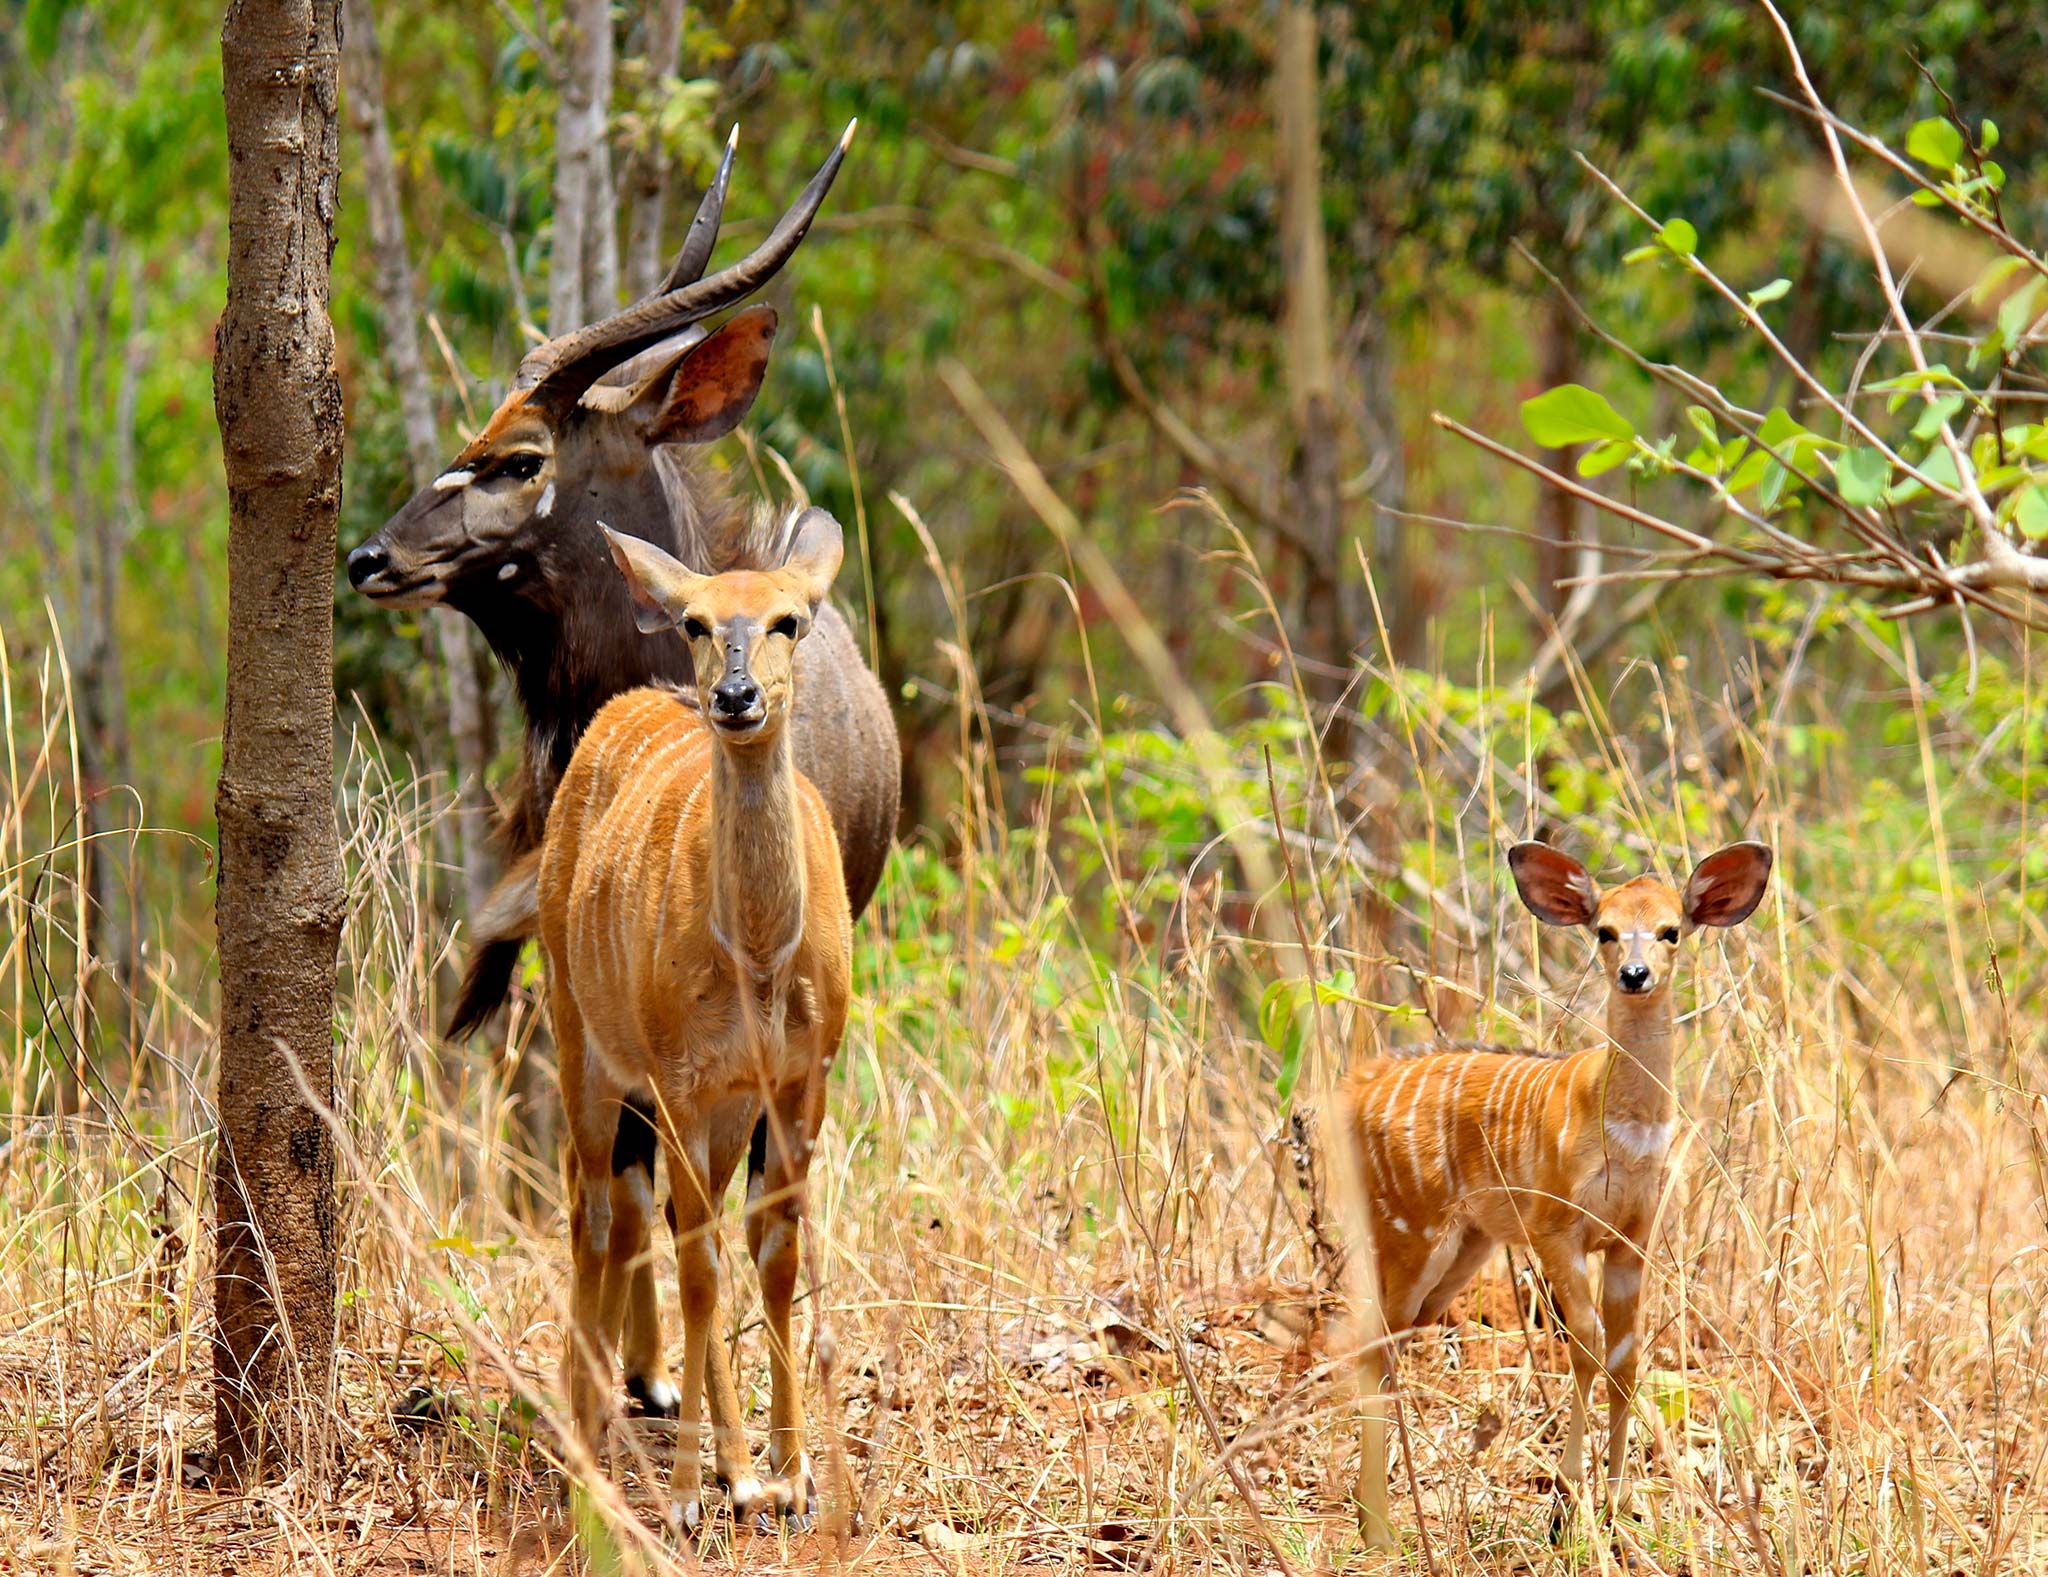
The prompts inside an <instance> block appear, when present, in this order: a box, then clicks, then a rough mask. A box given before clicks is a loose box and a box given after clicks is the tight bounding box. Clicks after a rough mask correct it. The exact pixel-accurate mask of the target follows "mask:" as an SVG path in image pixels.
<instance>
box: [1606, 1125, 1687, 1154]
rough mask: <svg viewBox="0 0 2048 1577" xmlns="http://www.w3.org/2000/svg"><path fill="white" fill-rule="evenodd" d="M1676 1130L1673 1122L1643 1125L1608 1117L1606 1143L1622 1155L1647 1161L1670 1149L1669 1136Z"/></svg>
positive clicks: (1676, 1127) (1676, 1126)
mask: <svg viewBox="0 0 2048 1577" xmlns="http://www.w3.org/2000/svg"><path fill="white" fill-rule="evenodd" d="M1677 1129H1678V1124H1677V1123H1676V1122H1675V1121H1673V1122H1661V1123H1644V1122H1637V1121H1635V1120H1634V1119H1633V1118H1628V1117H1610V1118H1609V1119H1608V1120H1607V1142H1608V1143H1609V1144H1611V1145H1612V1146H1613V1147H1614V1148H1615V1149H1617V1150H1619V1151H1621V1152H1622V1153H1623V1154H1624V1155H1628V1156H1632V1157H1634V1158H1635V1159H1636V1160H1638V1161H1647V1160H1648V1159H1649V1158H1650V1157H1651V1156H1653V1155H1662V1154H1663V1153H1664V1152H1665V1151H1666V1150H1668V1149H1670V1148H1671V1136H1672V1135H1673V1134H1674V1133H1675V1132H1677Z"/></svg>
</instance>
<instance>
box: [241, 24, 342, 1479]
mask: <svg viewBox="0 0 2048 1577" xmlns="http://www.w3.org/2000/svg"><path fill="white" fill-rule="evenodd" d="M340 21H341V17H340V3H339V0H229V3H228V8H227V17H226V20H225V22H224V24H223V25H222V28H221V86H222V97H223V99H224V101H225V106H226V118H227V133H228V290H227V308H226V310H225V311H224V312H223V313H222V315H221V320H220V325H219V329H218V331H217V334H216V337H215V341H214V363H213V368H214V372H213V377H214V411H215V415H216V417H217V419H218V421H219V423H220V433H221V451H222V458H223V460H224V462H225V468H226V472H227V483H228V671H227V715H226V722H225V725H224V729H223V734H222V751H221V773H220V785H219V788H218V790H217V793H216V796H215V800H214V809H215V814H216V815H217V817H218V819H219V822H220V887H219V895H218V900H217V905H216V912H215V919H216V923H217V926H218V928H219V936H220V976H221V1005H220V1086H219V1095H218V1106H219V1118H220V1140H219V1147H218V1149H217V1151H216V1153H215V1161H214V1202H215V1209H216V1210H217V1212H218V1219H217V1222H216V1228H215V1271H214V1310H215V1314H216V1317H217V1320H218V1330H217V1333H216V1335H215V1338H214V1422H215V1429H216V1431H217V1444H218V1446H219V1449H220V1453H221V1460H222V1463H223V1466H224V1467H225V1468H226V1469H227V1470H228V1471H229V1472H230V1473H234V1474H237V1475H239V1476H241V1477H243V1478H245V1479H247V1478H253V1477H255V1476H257V1475H260V1474H262V1473H263V1472H265V1471H268V1470H270V1469H272V1468H274V1467H275V1466H276V1465H277V1464H278V1463H279V1462H280V1461H286V1462H290V1463H292V1464H294V1465H295V1466H296V1467H298V1468H300V1469H302V1470H304V1471H306V1472H307V1473H309V1474H312V1475H316V1476H317V1475H319V1474H321V1473H323V1472H324V1471H325V1470H326V1467H327V1461H326V1456H327V1453H326V1452H325V1451H324V1450H322V1449H320V1445H321V1442H323V1441H324V1440H325V1439H326V1438H327V1429H326V1422H325V1421H326V1419H327V1417H328V1416H329V1405H330V1396H331V1392H332V1384H333V1378H332V1377H333V1363H334V1320H335V1313H334V1271H335V1215H334V1147H333V1143H332V1141H331V1139H330V1137H329V1134H328V1130H327V1128H326V1126H325V1124H324V1122H323V1121H322V1117H321V1115H320V1113H319V1112H317V1111H316V1110H315V1109H314V1108H313V1106H312V1105H311V1104H309V1101H308V1098H307V1097H308V1094H310V1096H311V1098H312V1100H313V1101H317V1102H320V1103H324V1104H327V1105H329V1106H331V1104H332V1102H333V1100H334V1050H333V1029H334V970H335V957H336V951H337V948H338V946H339V942H340V936H341V920H342V882H341V858H340V849H339V843H338V839H337V836H336V830H335V821H334V784H333V772H334V551H335V524H336V518H337V516H338V514H339V512H340V505H341V452H342V405H341V387H340V384H339V381H338V380H337V378H336V376H335V363H334V326H333V323H332V321H331V320H330V319H329V317H328V286H329V273H330V267H331V263H332V259H333V250H334V210H335V202H336V195H337V186H338V174H339V168H340V154H341V120H340V117H339V114H338V113H337V111H338V102H339V98H340V70H339V66H340V50H341V30H340Z"/></svg>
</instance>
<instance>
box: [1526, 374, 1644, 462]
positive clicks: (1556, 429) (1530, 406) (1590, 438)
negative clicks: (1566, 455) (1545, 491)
mask: <svg viewBox="0 0 2048 1577" xmlns="http://www.w3.org/2000/svg"><path fill="white" fill-rule="evenodd" d="M1522 425H1523V427H1525V428H1527V429H1528V433H1529V436H1530V437H1531V438H1533V439H1535V440H1536V441H1537V442H1538V443H1539V444H1541V445H1543V447H1544V448H1546V449H1562V448H1564V447H1565V446H1566V445H1567V444H1581V443H1594V442H1598V441H1600V440H1602V439H1610V440H1615V441H1626V440H1627V439H1630V438H1633V437H1634V436H1635V428H1633V427H1632V426H1630V425H1629V422H1628V418H1626V417H1625V416H1623V415H1622V414H1621V413H1620V412H1619V411H1617V410H1616V409H1615V408H1614V407H1613V406H1612V405H1609V404H1608V403H1607V400H1606V398H1605V397H1604V396H1602V395H1599V394H1596V393H1594V392H1593V391H1592V390H1591V389H1588V388H1586V387H1584V386H1583V385H1581V384H1576V383H1567V384H1562V385H1560V386H1559V387H1557V388H1555V389H1551V390H1548V391H1547V392H1545V393H1543V394H1539V395H1536V396H1535V397H1533V398H1531V399H1527V400H1524V401H1523V402H1522Z"/></svg>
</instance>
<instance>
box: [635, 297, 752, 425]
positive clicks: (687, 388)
mask: <svg viewBox="0 0 2048 1577" xmlns="http://www.w3.org/2000/svg"><path fill="white" fill-rule="evenodd" d="M774 344H775V309H774V308H773V307H758V306H757V307H748V308H747V309H746V310H745V311H743V312H736V313H734V314H733V316H732V318H731V319H730V320H729V321H728V322H727V323H726V324H725V326H724V327H723V328H721V329H719V330H718V332H717V333H715V334H709V335H706V336H705V338H704V339H703V341H702V342H700V343H699V344H697V345H695V346H694V347H692V348H691V350H690V351H689V353H688V354H687V355H685V356H684V357H683V359H682V360H681V361H680V362H678V363H677V364H676V368H675V370H674V371H673V372H671V373H669V374H667V375H666V376H665V377H662V376H657V377H654V378H650V379H648V381H647V382H646V383H645V384H644V385H642V386H641V387H640V388H639V389H638V390H636V391H635V392H634V395H633V403H632V407H631V409H630V411H629V412H628V415H629V417H630V419H631V420H633V421H634V422H635V423H637V424H638V426H639V428H640V432H641V436H642V437H644V438H645V439H646V441H647V442H648V443H650V444H708V443H710V442H711V441H712V440H713V439H714V438H723V437H724V436H725V435H726V434H727V433H729V432H731V431H732V430H733V429H734V428H735V427H737V426H739V424H740V422H741V420H742V419H744V418H745V416H746V414H747V412H748V411H750V410H752V409H753V408H754V396H755V395H757V394H759V393H760V392H761V380H762V379H763V378H764V377H766V376H767V375H768V352H769V351H770V350H771V349H772V348H773V347H774Z"/></svg>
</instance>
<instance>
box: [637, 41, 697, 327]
mask: <svg viewBox="0 0 2048 1577" xmlns="http://www.w3.org/2000/svg"><path fill="white" fill-rule="evenodd" d="M646 17H647V85H648V91H649V94H650V96H652V95H654V94H656V93H658V92H659V90H660V87H661V81H662V79H663V78H664V77H666V76H669V75H671V74H672V73H673V72H674V71H675V69H676V56H677V54H678V53H679V52H680V51H681V49H682V47H683V0H648V5H647V12H646ZM668 165H669V160H668V148H667V147H666V146H665V145H664V144H663V142H662V140H661V136H660V134H659V132H658V131H656V129H655V128H654V127H653V126H651V125H650V126H648V127H646V128H645V129H644V130H643V133H642V136H641V141H640V146H639V147H637V148H635V149H634V150H633V154H632V157H631V158H630V159H628V160H627V162H626V191H627V195H628V196H629V197H630V198H631V199H632V204H633V212H632V217H631V218H630V219H629V220H628V221H627V234H626V294H627V295H629V296H631V297H632V298H633V299H634V300H635V301H638V300H639V299H640V298H641V297H642V296H644V295H646V294H647V293H648V292H649V291H651V290H653V289H654V287H655V286H656V285H658V284H660V283H661V280H662V275H663V274H664V273H665V272H666V271H667V268H668V259H667V258H666V257H665V256H664V255H663V252H662V247H661V218H662V210H663V207H664V206H665V204H666V201H667V198H668Z"/></svg>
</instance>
